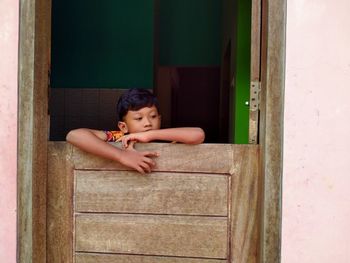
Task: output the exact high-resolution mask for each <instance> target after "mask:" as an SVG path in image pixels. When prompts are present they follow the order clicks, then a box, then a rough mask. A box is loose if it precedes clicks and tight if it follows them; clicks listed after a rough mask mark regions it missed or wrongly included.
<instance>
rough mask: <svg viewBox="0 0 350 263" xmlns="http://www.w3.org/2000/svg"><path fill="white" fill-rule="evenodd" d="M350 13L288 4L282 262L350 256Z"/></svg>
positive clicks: (322, 0)
mask: <svg viewBox="0 0 350 263" xmlns="http://www.w3.org/2000/svg"><path fill="white" fill-rule="evenodd" d="M349 10H350V2H349V1H348V0H339V1H332V0H309V1H299V0H289V1H287V43H286V47H287V54H286V55H287V58H286V84H285V92H286V93H285V116H284V160H283V163H284V165H283V166H284V168H283V170H284V172H283V197H282V200H283V220H282V262H283V263H292V262H293V263H294V262H318V263H326V262H327V263H329V262H349V259H350V249H349V244H350V235H349V232H350V205H349V204H350V195H349V185H350V177H349V163H350V154H349V149H350V141H349V134H350V124H349V116H350V104H349V98H350V89H349V83H350V49H349V46H350V27H349V24H350V17H349Z"/></svg>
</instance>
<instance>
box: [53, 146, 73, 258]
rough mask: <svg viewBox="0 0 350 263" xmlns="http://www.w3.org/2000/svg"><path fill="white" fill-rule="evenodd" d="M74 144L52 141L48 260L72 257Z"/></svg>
mask: <svg viewBox="0 0 350 263" xmlns="http://www.w3.org/2000/svg"><path fill="white" fill-rule="evenodd" d="M71 156H72V147H71V146H70V145H68V144H66V143H63V142H62V143H57V142H55V143H49V154H48V164H49V167H50V169H49V171H48V188H47V262H49V263H62V262H64V263H71V262H72V260H73V164H72V163H71V159H70V158H71Z"/></svg>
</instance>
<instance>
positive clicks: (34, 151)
mask: <svg viewBox="0 0 350 263" xmlns="http://www.w3.org/2000/svg"><path fill="white" fill-rule="evenodd" d="M262 7H263V10H262V17H263V32H262V36H263V38H265V41H263V46H262V47H263V48H262V51H261V54H262V61H263V62H262V65H263V72H262V98H261V99H262V108H261V112H262V115H261V122H260V123H261V124H260V127H261V132H260V144H261V148H262V149H263V151H262V155H261V156H260V164H259V167H260V169H261V171H262V176H263V178H266V180H264V182H263V186H264V187H263V189H264V190H263V191H264V194H263V196H264V198H263V200H262V209H263V213H262V219H261V224H262V227H261V233H262V238H261V239H262V241H261V244H260V245H261V260H262V261H261V262H279V244H280V236H279V233H280V227H279V225H280V224H279V223H280V186H281V181H280V180H281V177H280V175H281V174H280V171H281V168H282V164H281V147H282V144H281V139H282V138H281V129H282V127H281V125H276V123H281V119H282V114H281V113H282V111H281V109H282V108H283V107H282V106H283V96H282V94H283V78H284V75H283V71H284V63H283V62H284V46H285V42H284V41H285V39H284V27H285V2H284V1H277V0H276V1H275V0H270V1H263V5H262ZM48 10H50V5H49V3H47V1H41V0H37V1H34V0H33V1H26V2H24V1H23V2H21V21H20V22H21V33H20V34H21V36H20V63H19V64H20V69H19V72H20V74H19V78H20V81H19V83H20V84H19V96H20V102H21V103H20V105H21V106H20V109H19V112H20V116H19V127H20V129H19V130H20V132H19V175H18V184H19V190H18V192H19V209H18V216H19V227H18V232H19V245H18V247H19V262H28V261H29V262H31V261H32V262H45V251H46V250H45V233H46V224H45V222H46V221H45V213H46V212H45V203H46V200H45V196H46V194H45V192H46V190H45V189H46V187H45V186H46V184H45V181H46V175H47V166H46V165H47V163H46V161H47V144H46V143H47V140H46V138H48V137H47V130H48V129H47V128H48V127H47V121H48V118H47V91H48V90H47V85H46V83H47V75H48V74H47V73H48V72H47V69H48V68H49V62H50V56H48V53H47V52H45V51H46V50H49V47H48V46H47V45H46V44H47V40H48V39H47V37H48V36H50V30H49V29H48V28H47V26H48V25H49V23H47V21H50V17H49V16H48V13H49V12H48ZM33 17H35V18H36V19H35V20H33V19H32V18H33ZM281 21H283V23H281ZM34 29H35V30H34ZM33 36H35V37H34V38H33ZM34 43H36V44H35V45H34ZM34 58H35V60H34ZM34 62H35V63H34ZM34 69H35V70H34ZM30 105H32V106H30ZM274 124H275V125H274ZM272 142H273V143H272ZM45 169H46V170H45ZM271 222H274V223H273V224H271Z"/></svg>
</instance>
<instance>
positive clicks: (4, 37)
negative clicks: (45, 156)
mask: <svg viewBox="0 0 350 263" xmlns="http://www.w3.org/2000/svg"><path fill="white" fill-rule="evenodd" d="M18 14H19V1H12V0H1V1H0V128H1V132H0V151H1V157H0V261H1V262H6V263H14V262H16V188H17V186H16V166H17V150H16V149H17V67H18V62H17V61H18Z"/></svg>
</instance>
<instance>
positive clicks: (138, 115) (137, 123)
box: [118, 106, 160, 133]
mask: <svg viewBox="0 0 350 263" xmlns="http://www.w3.org/2000/svg"><path fill="white" fill-rule="evenodd" d="M118 127H119V129H120V130H121V131H122V132H124V133H135V132H143V131H149V130H157V129H159V128H160V115H159V113H158V110H157V108H156V107H155V106H152V107H144V108H141V109H139V110H137V111H132V110H129V111H128V113H127V114H126V115H125V117H124V121H120V122H119V123H118Z"/></svg>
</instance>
